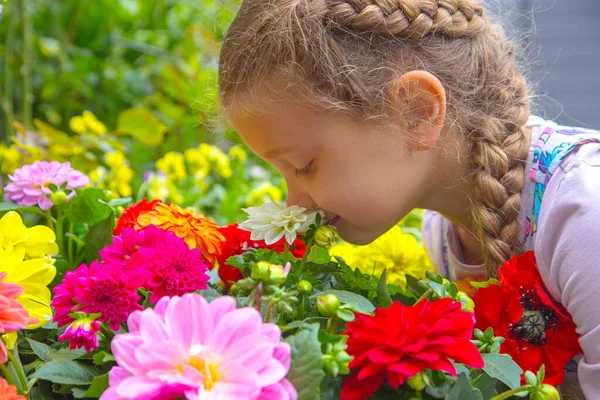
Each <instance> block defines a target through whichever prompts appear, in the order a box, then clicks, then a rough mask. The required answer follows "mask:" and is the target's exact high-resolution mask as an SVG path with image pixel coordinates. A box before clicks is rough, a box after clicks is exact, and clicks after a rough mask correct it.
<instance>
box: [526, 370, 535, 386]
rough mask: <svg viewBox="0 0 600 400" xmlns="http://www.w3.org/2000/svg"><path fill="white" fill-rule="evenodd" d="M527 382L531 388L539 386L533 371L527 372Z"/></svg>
mask: <svg viewBox="0 0 600 400" xmlns="http://www.w3.org/2000/svg"><path fill="white" fill-rule="evenodd" d="M525 381H526V382H527V384H528V385H529V386H537V384H538V380H537V377H536V376H535V374H534V373H533V372H531V371H525Z"/></svg>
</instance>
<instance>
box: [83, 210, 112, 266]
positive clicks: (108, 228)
mask: <svg viewBox="0 0 600 400" xmlns="http://www.w3.org/2000/svg"><path fill="white" fill-rule="evenodd" d="M109 209H110V208H109ZM114 223H115V219H114V218H113V214H112V211H111V213H110V214H109V216H108V218H106V219H105V220H102V221H100V222H98V223H96V224H94V225H93V226H92V227H91V228H90V231H89V232H88V234H87V236H86V238H85V259H86V261H87V262H88V263H89V262H91V261H94V260H97V259H98V256H99V255H98V253H99V252H100V250H102V249H103V248H104V247H106V246H108V245H109V244H111V243H112V238H113V227H114Z"/></svg>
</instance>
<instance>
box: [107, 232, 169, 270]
mask: <svg viewBox="0 0 600 400" xmlns="http://www.w3.org/2000/svg"><path fill="white" fill-rule="evenodd" d="M169 233H170V232H167V231H165V230H163V229H160V228H157V227H156V226H154V225H149V226H148V227H147V228H144V229H142V230H141V231H137V230H135V229H132V228H124V229H123V230H122V231H121V234H120V235H119V236H114V237H113V241H112V244H110V245H109V246H106V247H105V248H103V249H102V250H100V257H102V261H103V262H108V263H113V262H116V263H120V264H121V265H123V266H124V267H125V269H135V268H137V267H139V265H134V264H133V263H132V260H131V256H132V255H133V254H135V253H137V252H138V251H139V250H140V249H141V248H143V247H148V246H150V245H151V244H152V243H154V242H163V241H164V240H165V237H166V236H167V235H168V234H169Z"/></svg>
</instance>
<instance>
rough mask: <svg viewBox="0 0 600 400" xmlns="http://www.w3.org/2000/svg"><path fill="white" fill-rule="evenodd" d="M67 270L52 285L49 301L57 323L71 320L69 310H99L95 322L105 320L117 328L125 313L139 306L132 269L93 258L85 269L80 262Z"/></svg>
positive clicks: (94, 311)
mask: <svg viewBox="0 0 600 400" xmlns="http://www.w3.org/2000/svg"><path fill="white" fill-rule="evenodd" d="M70 273H72V274H71V275H69V274H70ZM70 273H67V275H69V276H65V279H64V280H63V283H62V284H60V285H57V286H56V287H55V288H54V292H55V293H56V296H55V297H54V299H53V300H52V305H53V306H54V308H55V309H56V316H55V318H54V320H55V321H56V322H57V324H58V325H59V326H62V325H65V324H67V323H70V322H72V321H73V318H71V317H69V314H70V313H71V312H73V311H75V310H77V311H78V312H83V313H86V314H98V313H99V314H101V316H100V317H99V318H98V321H99V322H106V321H108V322H109V325H110V327H111V329H113V330H118V329H119V326H120V325H121V322H123V321H125V320H127V317H128V316H129V314H131V313H132V312H133V311H135V310H141V309H142V307H141V306H140V305H139V304H138V301H139V300H140V296H139V295H138V294H137V293H136V291H137V289H138V285H137V281H138V279H137V277H136V274H135V272H134V271H125V270H124V269H123V267H122V266H121V265H119V264H115V263H108V264H100V263H99V262H98V261H94V262H92V263H91V264H90V267H89V269H88V267H87V266H86V265H85V264H82V265H81V266H80V267H79V268H77V270H75V271H71V272H70Z"/></svg>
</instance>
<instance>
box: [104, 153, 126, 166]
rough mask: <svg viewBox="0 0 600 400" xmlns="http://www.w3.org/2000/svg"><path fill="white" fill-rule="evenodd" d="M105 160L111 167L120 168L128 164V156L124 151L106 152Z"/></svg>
mask: <svg viewBox="0 0 600 400" xmlns="http://www.w3.org/2000/svg"><path fill="white" fill-rule="evenodd" d="M104 161H105V162H106V165H108V166H109V167H111V168H118V167H122V166H123V165H126V164H128V161H127V158H126V157H125V153H123V152H122V151H113V152H111V153H106V154H105V155H104Z"/></svg>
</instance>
